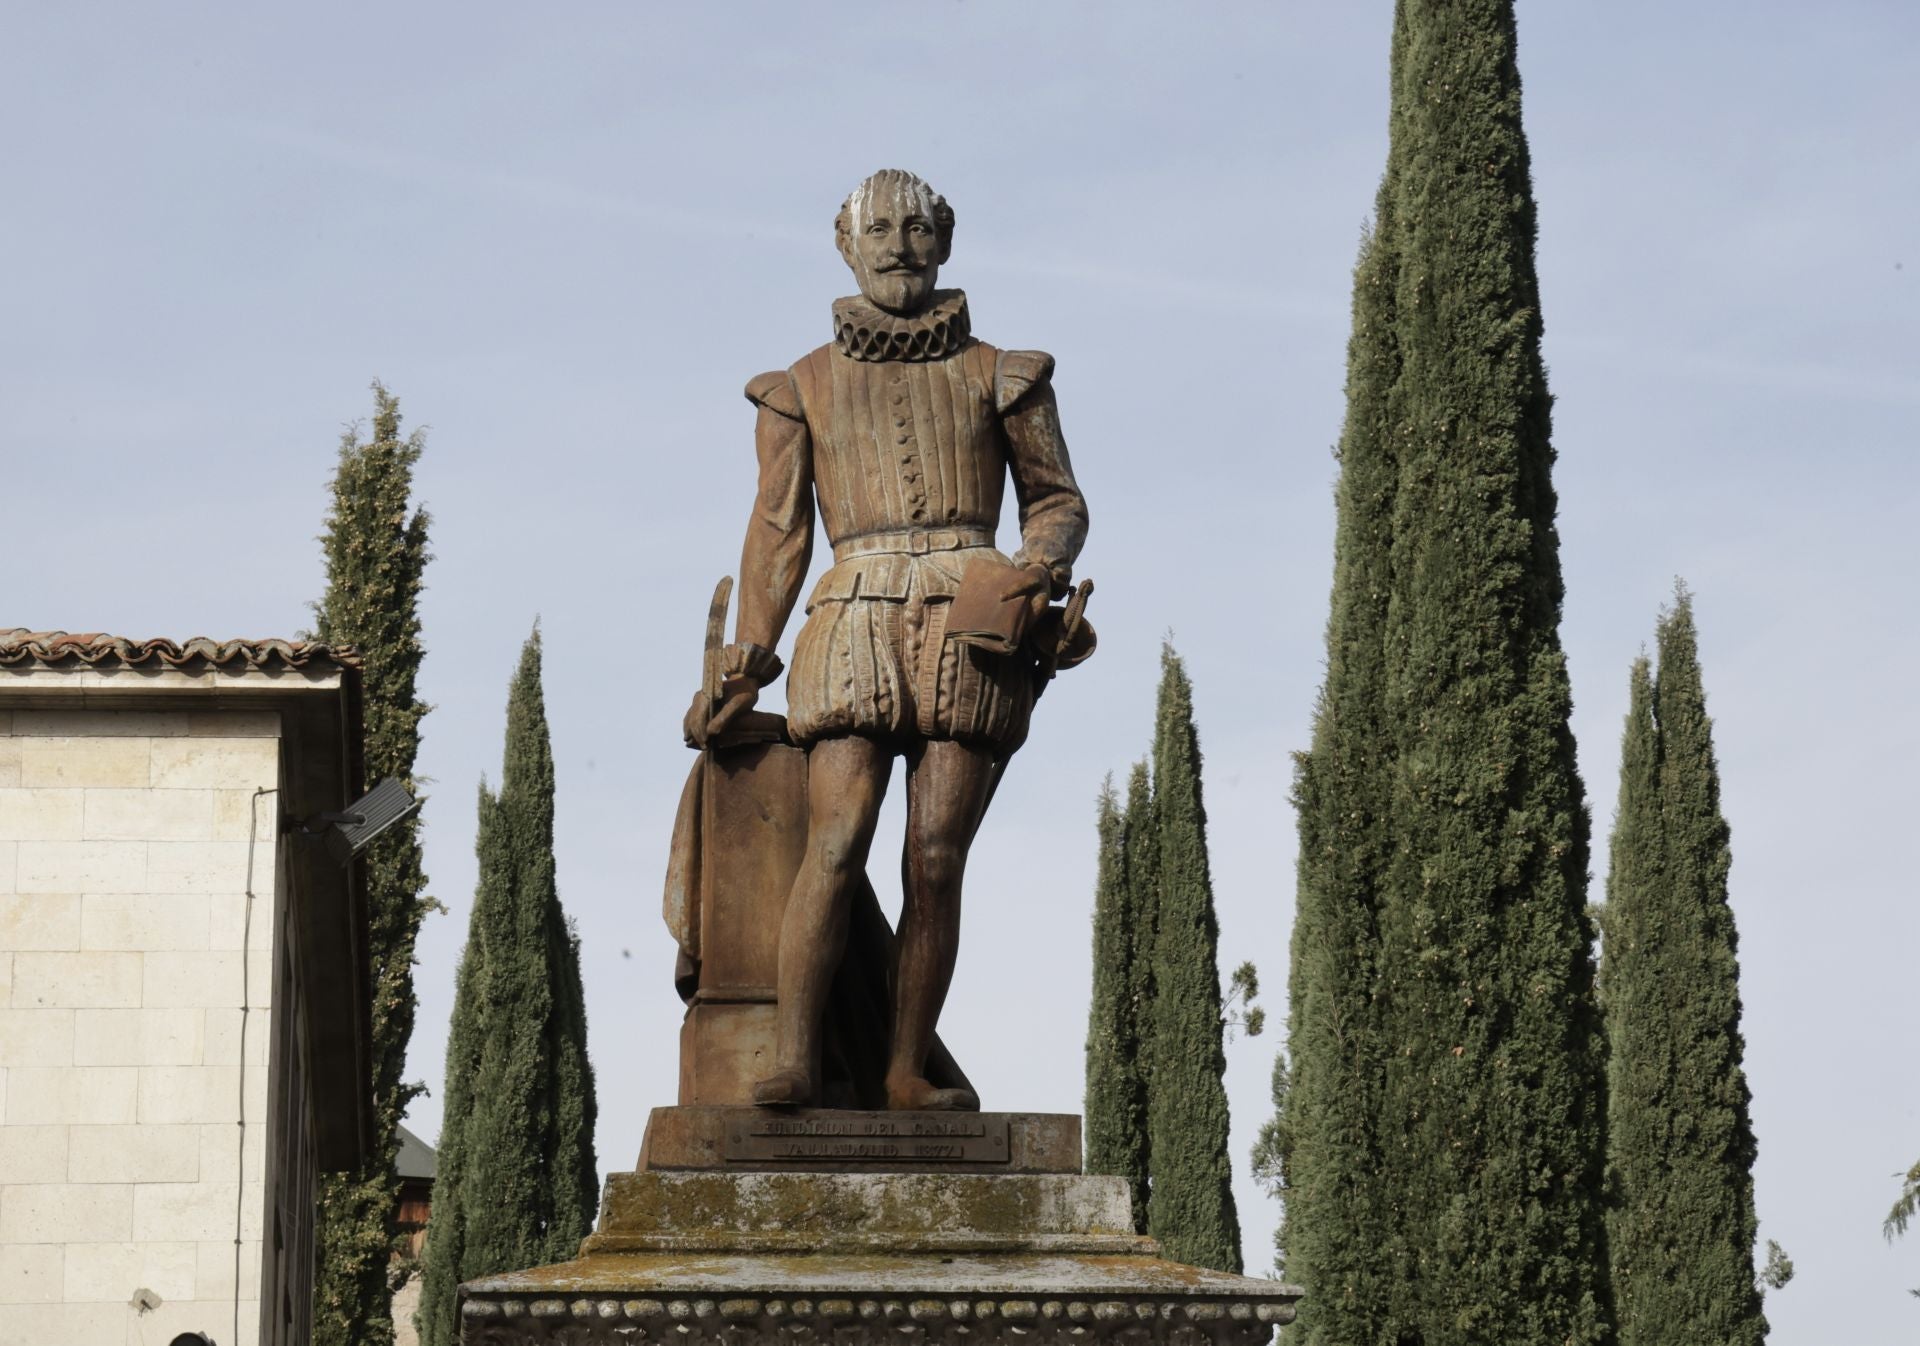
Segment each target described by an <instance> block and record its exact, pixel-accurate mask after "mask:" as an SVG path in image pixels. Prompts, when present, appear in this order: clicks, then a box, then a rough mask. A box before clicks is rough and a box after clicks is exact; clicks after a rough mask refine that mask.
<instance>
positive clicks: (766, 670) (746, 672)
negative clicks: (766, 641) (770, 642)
mask: <svg viewBox="0 0 1920 1346" xmlns="http://www.w3.org/2000/svg"><path fill="white" fill-rule="evenodd" d="M785 668H786V665H785V664H783V663H781V662H780V656H779V655H777V654H775V653H774V652H773V651H772V650H770V649H768V648H767V647H766V646H764V645H755V644H754V643H753V642H752V641H750V640H747V641H740V642H739V643H737V644H733V645H729V646H727V647H726V648H725V649H723V650H721V651H720V672H721V675H722V676H724V677H729V678H732V677H748V678H752V679H753V680H754V681H755V682H756V683H758V684H759V685H760V686H762V687H765V686H766V685H767V684H768V683H770V682H773V681H774V680H775V679H777V678H778V677H779V676H780V673H781V671H782V670H783V669H785Z"/></svg>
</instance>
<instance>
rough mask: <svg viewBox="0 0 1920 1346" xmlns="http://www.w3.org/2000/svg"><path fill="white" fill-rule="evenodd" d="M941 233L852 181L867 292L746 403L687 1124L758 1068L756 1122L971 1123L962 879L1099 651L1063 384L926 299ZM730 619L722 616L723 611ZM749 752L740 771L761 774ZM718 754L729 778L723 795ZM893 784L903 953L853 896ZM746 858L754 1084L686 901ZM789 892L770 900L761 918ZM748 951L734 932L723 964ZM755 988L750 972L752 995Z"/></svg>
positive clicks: (923, 194) (689, 733) (682, 849)
mask: <svg viewBox="0 0 1920 1346" xmlns="http://www.w3.org/2000/svg"><path fill="white" fill-rule="evenodd" d="M953 220H954V217H953V211H952V210H951V209H950V208H949V207H948V205H947V203H946V201H945V199H944V198H942V197H940V196H939V195H937V194H936V193H935V192H934V191H933V190H932V189H931V188H930V187H928V186H927V184H926V183H925V182H923V181H922V180H921V179H919V178H917V177H915V176H913V175H912V174H909V173H904V172H900V171H898V170H885V171H882V172H879V173H876V174H874V175H873V176H872V177H870V178H868V179H867V180H866V181H865V182H863V183H862V184H861V185H860V186H859V187H858V188H857V189H856V190H855V191H854V193H853V194H852V195H851V196H849V197H848V198H847V200H846V203H845V204H844V205H843V206H842V208H841V210H840V213H839V216H838V218H837V219H836V220H835V223H834V232H835V235H836V238H837V241H838V244H839V248H840V253H841V256H842V257H844V258H845V259H846V262H847V265H848V266H849V267H851V268H852V270H853V273H854V276H855V278H856V280H857V282H858V284H859V288H860V293H859V294H857V295H853V296H849V297H847V298H844V299H840V300H838V301H836V302H835V303H834V305H833V340H832V341H830V342H828V343H827V344H825V345H823V346H821V347H819V348H818V349H817V350H814V351H812V352H811V353H809V354H808V355H806V356H804V357H803V358H802V359H800V360H799V361H798V362H797V363H795V364H794V365H792V366H791V367H790V368H788V369H785V370H779V371H775V372H773V373H768V374H762V375H760V376H759V377H758V378H755V379H754V380H752V381H751V382H750V383H749V384H748V385H747V397H748V399H749V400H750V401H751V402H752V403H753V404H754V406H755V407H756V408H757V414H758V424H757V427H756V430H755V442H756V447H757V450H758V455H759V489H758V493H757V496H756V498H755V501H754V504H753V509H752V513H751V516H750V518H749V522H748V525H747V536H746V544H745V547H744V548H743V551H742V555H741V561H740V572H741V574H740V601H739V617H738V623H737V625H736V627H735V633H734V640H733V642H732V643H731V644H728V645H726V646H724V647H723V648H719V649H717V650H713V652H712V654H710V657H709V670H708V676H707V679H706V685H704V686H703V687H702V689H701V691H700V693H699V694H698V695H697V696H696V697H695V700H694V704H693V707H692V708H691V709H690V710H689V711H688V714H687V718H686V723H685V733H686V738H687V742H688V743H689V744H690V745H693V746H697V747H702V748H710V749H712V750H713V752H711V753H710V754H709V756H710V757H714V758H715V759H716V760H715V761H708V762H705V763H703V766H702V768H700V769H697V770H696V773H695V781H694V782H690V784H689V789H688V794H687V797H686V799H685V800H684V801H683V805H682V813H681V826H680V827H679V829H678V830H677V834H676V847H675V859H674V866H673V869H672V871H671V872H670V876H669V884H668V902H667V907H668V921H669V924H670V925H672V926H673V927H674V930H675V934H676V937H677V938H678V940H679V943H680V947H681V952H682V955H683V958H682V963H681V969H680V978H679V981H680V986H681V990H682V992H683V994H686V995H687V996H688V997H689V998H690V999H692V1000H693V1001H694V1006H695V1009H694V1014H695V1015H696V1016H698V1015H699V1014H700V1013H701V1011H702V1010H703V1008H706V1007H707V1006H711V1007H712V1008H711V1010H710V1011H708V1017H707V1020H705V1021H702V1022H701V1024H697V1025H696V1028H697V1029H698V1031H696V1032H693V1033H691V1034H689V1035H683V1063H682V1099H681V1101H682V1102H683V1103H694V1102H733V1101H744V1100H739V1099H735V1098H732V1097H728V1096H727V1095H728V1094H730V1093H732V1092H735V1091H736V1090H737V1076H738V1073H739V1070H740V1069H741V1063H742V1062H743V1061H747V1060H753V1061H758V1062H759V1064H760V1067H761V1068H760V1069H757V1070H756V1073H755V1079H754V1080H753V1082H752V1086H751V1097H752V1100H753V1102H755V1103H758V1104H761V1105H770V1106H782V1107H804V1106H809V1105H813V1104H827V1105H832V1106H841V1107H868V1108H891V1109H919V1110H936V1111H971V1110H976V1109H978V1107H979V1099H978V1097H977V1095H976V1094H975V1092H974V1091H973V1089H972V1087H971V1086H970V1085H969V1083H968V1081H967V1079H966V1076H965V1075H964V1074H963V1073H962V1072H961V1070H960V1068H959V1067H958V1065H957V1064H956V1063H955V1062H954V1061H953V1059H952V1058H951V1056H950V1055H949V1054H948V1053H947V1052H946V1051H945V1050H944V1048H942V1047H941V1046H940V1044H939V1042H938V1039H937V1037H936V1035H935V1031H934V1030H935V1024H936V1021H937V1020H938V1018H939V1014H940V1009H941V1006H942V1004H943V1003H944V1001H945V999H946V994H947V987H948V984H949V982H950V981H951V979H952V976H953V968H954V960H955V955H956V952H957V949H958V944H959V934H960V891H961V880H962V875H963V873H964V871H965V867H966V859H967V852H968V849H969V847H970V846H971V844H972V842H973V837H974V834H975V832H976V830H977V829H978V828H979V826H980V821H981V818H982V816H983V814H984V813H985V811H986V807H987V804H988V801H989V800H990V799H991V798H992V795H993V790H994V787H995V785H996V784H997V782H998V779H999V776H1000V773H1001V772H1003V771H1004V770H1005V768H1006V763H1007V760H1008V759H1009V758H1010V757H1011V756H1012V754H1013V753H1014V752H1015V751H1016V750H1017V749H1018V748H1019V747H1020V745H1021V744H1022V742H1024V741H1025V739H1026V735H1027V728H1028V719H1029V716H1030V714H1031V711H1032V708H1033V703H1034V699H1035V697H1036V696H1037V695H1038V693H1039V691H1040V690H1041V689H1042V688H1043V687H1044V686H1045V685H1046V682H1047V680H1048V679H1050V678H1051V677H1052V675H1053V673H1054V671H1055V670H1056V669H1058V668H1060V667H1065V666H1069V665H1071V664H1073V663H1077V662H1079V661H1080V660H1081V659H1084V658H1085V657H1086V656H1087V655H1088V654H1089V653H1090V652H1091V649H1092V644H1093V636H1092V631H1091V628H1090V627H1088V626H1087V625H1086V623H1085V620H1084V617H1083V615H1082V609H1083V608H1084V605H1085V601H1086V594H1087V590H1088V589H1089V587H1090V586H1086V585H1083V586H1082V587H1081V589H1080V590H1079V591H1074V590H1073V589H1072V579H1073V564H1074V561H1075V558H1076V557H1077V556H1078V555H1079V552H1080V548H1081V546H1082V544H1083V543H1084V542H1085V540H1086V535H1087V507H1086V502H1085V500H1084V498H1083V497H1082V496H1081V493H1080V489H1079V486H1078V485H1077V484H1076V482H1075V481H1074V476H1073V468H1072V465H1071V463H1070V462H1069V460H1068V457H1067V447H1066V442H1065V440H1064V439H1063V438H1062V436H1061V432H1060V417H1059V412H1058V409H1057V407H1056V405H1055V402H1054V395H1053V389H1052V385H1051V376H1052V372H1053V358H1052V357H1051V356H1049V355H1046V354H1043V353H1041V352H1039V351H1018V350H1001V349H998V348H996V347H994V346H991V345H988V344H987V343H986V342H984V341H980V340H978V339H977V338H975V337H974V336H973V334H972V323H971V319H970V316H969V312H968V307H967V298H966V296H965V295H964V294H963V293H961V292H960V291H958V290H941V289H937V288H936V281H937V279H938V275H939V270H940V266H941V264H942V263H943V262H945V261H946V260H947V257H948V254H949V252H950V250H951V247H952V242H953ZM1009 479H1011V482H1012V486H1013V495H1014V500H1015V501H1016V502H1017V506H1018V515H1019V528H1020V545H1019V548H1018V550H1017V551H1015V552H1014V554H1013V555H1012V556H1011V557H1008V556H1006V555H1005V554H1003V553H1002V552H1000V551H998V550H996V549H995V546H994V543H995V535H996V530H997V529H998V527H999V524H1000V519H1001V512H1002V504H1003V501H1004V499H1005V495H1006V488H1007V483H1008V481H1009ZM816 510H817V512H818V517H819V519H820V521H821V523H822V524H823V525H824V529H825V532H826V535H827V539H828V541H829V542H830V543H831V545H832V547H833V565H832V567H831V568H830V569H828V570H827V572H826V574H825V575H824V576H822V577H821V579H820V580H819V582H818V583H817V584H816V585H815V586H814V589H813V592H812V594H811V596H810V597H809V598H808V600H807V603H806V620H805V622H804V624H803V625H802V627H801V630H800V632H799V635H798V637H797V639H796V641H795V645H794V653H793V661H792V665H791V668H790V670H789V671H788V686H787V705H788V714H787V717H786V720H785V722H784V724H781V723H780V722H779V720H778V717H773V716H768V715H766V714H765V713H763V712H756V711H754V710H753V709H752V707H753V706H754V703H755V701H756V700H757V698H758V696H759V693H760V690H761V689H762V688H763V687H765V686H766V685H767V684H769V683H771V682H772V681H773V680H774V679H775V678H777V677H778V676H779V675H780V673H781V670H782V661H781V659H780V657H779V655H778V654H777V653H776V652H775V651H776V649H777V647H778V645H779V641H780V637H781V635H782V633H783V631H784V630H785V628H786V626H787V623H788V619H789V617H790V616H791V614H792V612H793V609H794V606H795V604H796V602H797V601H798V599H799V597H800V588H801V584H802V581H803V579H804V578H805V576H806V573H807V569H808V565H809V562H810V560H811V552H812V547H813V536H814V520H815V514H816ZM1070 594H1071V595H1072V599H1071V601H1069V602H1068V603H1067V604H1066V605H1064V606H1062V607H1052V606H1050V605H1049V604H1050V600H1051V599H1054V598H1065V597H1068V596H1069V595H1070ZM724 605H725V595H724V592H723V593H722V594H719V595H716V611H724ZM709 644H710V649H711V648H712V646H713V645H714V644H715V642H713V641H712V639H711V637H710V642H709ZM775 739H783V740H784V741H785V742H788V743H791V744H792V745H794V746H795V747H797V748H799V749H802V750H804V751H805V753H806V758H805V767H804V771H797V770H796V769H795V767H794V766H792V765H790V764H783V763H781V762H780V760H779V758H780V753H779V750H778V749H777V748H771V747H768V746H766V745H767V744H768V741H769V740H775ZM743 742H744V743H751V744H754V745H756V746H755V747H754V749H753V752H754V753H755V754H756V755H755V756H754V757H753V759H752V760H751V761H747V760H745V759H744V758H743V757H742V756H741V748H742V744H743ZM728 753H730V754H731V756H730V757H729V759H728V763H729V765H730V766H732V767H733V769H732V770H731V771H730V772H727V773H719V772H716V769H715V767H716V764H717V759H718V757H719V755H721V754H728ZM896 758H904V759H905V762H906V774H907V841H906V854H905V857H904V862H903V865H902V875H903V884H904V902H903V905H902V910H901V919H900V928H899V930H898V932H897V934H896V932H894V931H892V930H890V929H889V928H888V926H887V923H886V921H885V918H884V917H883V916H882V915H881V913H880V908H879V904H878V902H877V901H876V900H875V899H874V897H873V892H872V888H871V886H870V885H869V883H868V881H867V877H866V862H867V852H868V848H869V846H870V845H871V843H872V840H873V832H874V826H875V823H876V821H877V819H878V816H879V811H880V805H881V801H882V799H883V797H884V796H885V793H886V789H887V783H888V778H889V776H890V775H891V773H892V770H893V763H894V760H895V759H896ZM763 773H764V774H763ZM776 775H778V776H779V777H780V779H779V780H775V779H774V777H775V776H776ZM800 779H804V782H805V785H804V793H805V802H804V803H801V802H800V801H798V800H797V799H796V798H795V795H796V793H797V792H796V788H795V785H794V782H795V781H797V780H800ZM716 797H724V798H726V799H730V800H733V801H735V802H736V807H734V808H733V809H732V810H731V813H732V814H733V815H735V816H736V817H737V818H738V819H739V820H740V821H737V822H735V823H733V824H732V825H728V824H727V823H725V822H722V821H720V820H719V819H718V816H717V814H718V813H720V812H728V810H727V809H725V808H724V807H723V808H721V809H719V810H717V811H716V807H715V804H714V799H715V798H716ZM739 801H750V803H751V806H750V807H747V808H740V807H738V806H737V805H738V802H739ZM716 828H717V829H718V830H719V832H720V834H719V835H715V830H716ZM742 847H750V848H752V849H753V853H754V858H753V859H751V860H747V861H746V862H745V863H747V864H749V865H752V866H756V869H755V872H754V873H752V874H750V875H741V876H739V877H738V878H737V880H736V881H735V882H733V883H731V884H728V885H725V887H726V889H727V891H726V892H725V894H724V900H725V901H726V902H727V903H728V904H730V905H731V906H732V907H733V909H734V910H735V911H736V912H738V911H744V910H745V909H746V908H747V907H751V908H752V909H753V914H754V916H755V917H756V918H757V919H749V920H747V921H746V922H745V923H744V924H746V925H748V926H751V927H754V928H756V929H759V930H762V931H764V930H767V929H769V928H771V926H772V925H774V924H777V926H778V930H779V938H778V943H777V949H769V950H766V953H767V954H771V955H772V957H771V959H770V961H771V962H772V963H773V965H774V966H773V969H772V972H773V977H772V980H773V981H774V983H775V985H774V992H773V1010H772V1015H771V1019H772V1022H773V1032H774V1046H773V1051H772V1060H771V1061H770V1062H767V1061H765V1060H764V1059H763V1058H764V1056H765V1052H764V1050H763V1049H762V1048H760V1047H757V1046H755V1045H753V1044H752V1043H751V1042H750V1041H749V1039H751V1037H752V1035H753V1033H754V1031H755V1030H754V1029H753V1027H752V1026H751V1023H750V1022H749V1021H748V1020H746V1019H743V1018H741V1017H740V1016H739V1015H738V1014H735V1015H734V1016H733V1018H732V1019H730V1020H728V1021H727V1023H728V1024H729V1025H731V1026H728V1027H721V1026H720V1025H721V1020H722V1017H723V1016H724V1015H725V1014H726V1013H727V1012H726V1011H723V1010H722V1009H721V1006H722V1005H742V1004H747V1003H751V999H752V997H751V994H750V993H751V991H752V990H753V987H752V986H751V985H750V984H748V985H741V984H737V983H739V982H740V978H739V977H735V978H733V979H732V981H731V982H727V983H726V984H725V985H724V986H722V985H721V981H716V980H715V978H716V977H718V974H717V973H715V974H714V975H713V976H709V966H708V965H709V962H710V960H711V959H712V958H713V957H714V956H715V955H716V954H719V955H720V956H722V957H725V956H727V955H728V954H731V953H734V952H737V949H729V950H727V951H724V952H723V951H720V950H717V949H715V948H713V947H712V945H713V942H714V941H713V940H712V938H711V937H708V938H705V939H703V937H702V930H703V929H705V930H709V931H710V930H711V929H712V928H713V926H714V924H715V922H714V921H713V920H712V919H711V915H710V913H708V912H706V911H705V910H704V909H703V907H702V904H701V902H700V901H699V900H696V898H695V896H694V894H695V892H696V890H702V891H704V892H705V894H706V900H707V903H708V904H709V905H711V903H712V902H713V901H714V900H715V897H716V894H718V893H719V889H720V885H717V884H716V883H715V882H714V874H713V872H712V871H713V870H714V869H715V867H716V865H718V866H725V865H727V864H729V863H738V862H740V861H741V856H740V851H741V848H742ZM769 865H771V866H772V867H773V870H772V871H771V872H762V871H765V870H766V868H767V866H769ZM789 866H790V867H791V871H792V872H791V881H790V883H787V884H785V885H783V887H784V891H771V892H770V891H768V889H769V887H770V886H774V885H775V882H776V880H777V874H778V873H781V872H785V868H786V867H789ZM696 872H703V873H704V879H701V880H697V881H696V878H695V875H696ZM747 890H752V891H747ZM755 938H756V936H755V935H754V934H752V933H748V932H747V931H742V932H741V934H740V935H739V936H738V938H737V939H736V940H735V941H734V942H735V944H736V945H737V944H738V943H739V942H740V941H743V940H744V941H751V940H753V939H755ZM768 961H769V959H768V958H767V957H765V956H764V955H763V956H762V957H761V958H760V959H758V960H756V967H757V968H758V969H759V971H760V974H761V976H762V978H763V979H764V976H765V972H766V970H767V969H766V963H767V962H768ZM722 980H724V979H722ZM751 981H752V978H751V977H749V978H747V982H748V983H751ZM765 1017H766V1016H762V1019H761V1020H760V1022H762V1023H764V1021H765ZM690 1022H693V1021H692V1020H690Z"/></svg>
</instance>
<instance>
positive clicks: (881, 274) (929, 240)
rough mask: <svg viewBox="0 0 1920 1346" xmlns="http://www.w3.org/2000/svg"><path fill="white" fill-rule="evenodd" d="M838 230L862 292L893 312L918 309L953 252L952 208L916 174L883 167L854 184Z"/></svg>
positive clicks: (836, 226)
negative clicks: (942, 265) (943, 263)
mask: <svg viewBox="0 0 1920 1346" xmlns="http://www.w3.org/2000/svg"><path fill="white" fill-rule="evenodd" d="M833 233H834V238H835V240H836V241H837V242H838V243H839V245H840V255H841V256H842V257H844V258H846V260H847V265H848V266H850V267H852V268H853V275H854V279H855V280H857V281H858V282H859V285H860V293H861V294H863V295H865V296H866V297H867V298H868V299H870V300H872V301H873V302H874V303H875V304H877V305H879V306H880V307H881V308H883V309H885V310H886V311H887V312H889V313H915V312H918V311H919V310H920V309H922V308H924V307H926V304H927V301H928V300H929V299H931V298H932V297H933V285H934V281H935V280H936V279H938V277H939V275H940V264H941V263H942V262H944V261H946V260H947V256H948V254H950V253H951V252H952V251H953V208H952V207H951V206H949V205H948V204H947V198H946V197H944V196H941V195H940V194H939V193H938V192H936V191H934V190H933V188H931V187H929V186H927V184H926V183H925V182H923V181H922V180H921V179H919V178H917V177H915V176H914V175H913V174H911V173H907V172H903V171H902V170H900V169H898V168H883V169H881V170H880V171H879V172H878V173H875V174H874V175H873V176H872V177H870V178H868V179H867V180H866V181H865V182H863V183H861V184H860V185H859V186H858V187H855V188H854V189H853V195H851V196H849V197H848V198H847V199H846V203H845V204H844V205H842V206H841V207H840V213H839V215H837V216H836V217H835V218H834V221H833Z"/></svg>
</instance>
